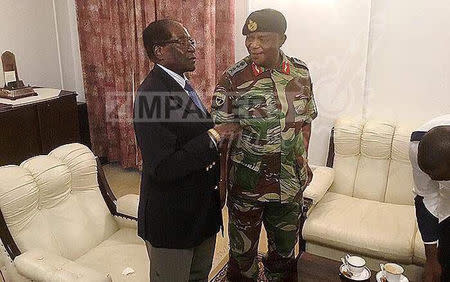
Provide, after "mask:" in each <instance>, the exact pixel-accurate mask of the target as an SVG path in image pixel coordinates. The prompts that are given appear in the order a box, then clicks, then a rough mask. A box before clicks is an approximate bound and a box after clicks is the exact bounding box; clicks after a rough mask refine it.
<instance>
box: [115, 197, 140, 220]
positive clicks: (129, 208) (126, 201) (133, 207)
mask: <svg viewBox="0 0 450 282" xmlns="http://www.w3.org/2000/svg"><path fill="white" fill-rule="evenodd" d="M138 205H139V195H136V194H127V195H125V196H122V197H120V198H119V199H117V204H116V206H117V213H118V215H126V216H129V217H133V218H135V219H137V213H138Z"/></svg>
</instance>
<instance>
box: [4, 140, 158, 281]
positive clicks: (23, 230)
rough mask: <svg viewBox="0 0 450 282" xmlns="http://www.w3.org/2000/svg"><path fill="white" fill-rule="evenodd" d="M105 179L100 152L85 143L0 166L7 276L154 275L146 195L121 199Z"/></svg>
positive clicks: (128, 278) (56, 278) (79, 278)
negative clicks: (144, 234)
mask: <svg viewBox="0 0 450 282" xmlns="http://www.w3.org/2000/svg"><path fill="white" fill-rule="evenodd" d="M99 172H100V173H99ZM98 180H105V179H104V175H103V174H102V173H101V170H99V171H98V170H97V162H96V158H95V156H94V155H93V154H92V152H91V151H90V150H89V149H88V148H87V147H85V146H84V145H80V144H68V145H64V146H61V147H59V148H56V149H55V150H53V151H52V152H50V153H49V154H48V155H44V156H37V157H34V158H31V159H28V160H26V161H24V162H23V163H22V164H21V165H20V166H15V165H11V166H3V167H0V209H1V214H2V216H1V217H0V226H1V232H0V233H1V234H0V235H1V239H2V245H1V247H2V250H3V252H1V261H0V265H1V272H2V275H3V277H4V278H5V280H6V281H14V282H16V281H31V280H32V281H89V282H91V281H148V267H149V260H148V256H147V252H146V249H145V244H144V242H143V241H142V240H141V239H140V238H139V237H138V236H137V234H136V222H135V218H136V214H137V203H138V196H137V195H127V196H124V197H123V198H120V199H118V200H116V199H115V198H114V196H113V195H112V193H111V191H110V190H109V189H108V187H107V185H106V186H105V183H103V182H102V181H100V183H99V181H98ZM99 184H100V187H99ZM100 188H102V190H101V189H100ZM1 221H3V222H1ZM126 268H129V270H131V271H130V272H131V273H130V274H128V275H125V274H123V271H124V270H125V269H126ZM133 271H134V272H133Z"/></svg>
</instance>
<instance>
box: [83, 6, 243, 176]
mask: <svg viewBox="0 0 450 282" xmlns="http://www.w3.org/2000/svg"><path fill="white" fill-rule="evenodd" d="M76 4H77V16H78V32H79V37H80V51H81V60H82V69H83V79H84V88H85V94H86V103H87V106H88V114H89V125H90V130H91V132H90V133H91V141H92V146H93V151H94V153H95V154H96V155H97V156H101V157H107V158H108V160H109V161H117V162H119V163H120V164H121V165H122V166H123V167H133V168H137V167H140V165H141V157H140V155H139V150H138V148H137V146H136V140H135V135H134V130H133V122H132V116H133V115H132V113H133V97H134V95H135V91H136V89H137V87H139V85H140V83H141V82H142V81H143V80H144V79H145V77H146V75H147V74H148V72H149V71H150V69H151V68H152V63H151V62H150V61H149V60H148V58H147V55H146V53H145V49H144V46H143V44H142V31H143V30H144V29H145V27H146V26H147V25H148V24H149V23H150V22H152V21H154V20H155V19H163V18H171V19H174V20H178V21H180V22H181V23H183V24H184V25H185V26H186V28H187V29H188V30H189V32H190V33H191V35H192V36H193V37H194V38H195V39H196V40H197V42H198V47H197V64H196V66H197V68H196V70H195V72H193V73H192V74H191V75H190V80H191V81H192V83H193V84H194V86H195V88H196V89H197V92H198V93H199V95H200V97H201V99H202V100H203V102H204V103H205V105H207V106H208V107H209V106H210V104H211V101H210V100H211V95H212V92H213V90H214V86H215V84H216V82H217V80H218V79H219V76H220V75H221V73H222V72H223V71H224V70H225V69H226V68H227V67H228V66H230V65H231V64H232V63H234V0H121V1H114V0H76Z"/></svg>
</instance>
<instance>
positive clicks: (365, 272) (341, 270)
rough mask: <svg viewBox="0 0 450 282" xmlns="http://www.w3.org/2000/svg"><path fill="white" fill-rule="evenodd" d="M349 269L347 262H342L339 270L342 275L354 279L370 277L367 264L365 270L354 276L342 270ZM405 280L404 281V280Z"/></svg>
mask: <svg viewBox="0 0 450 282" xmlns="http://www.w3.org/2000/svg"><path fill="white" fill-rule="evenodd" d="M343 271H348V269H347V266H346V265H345V264H341V266H340V267H339V272H341V274H342V276H344V277H345V278H347V279H350V280H354V281H364V280H367V279H369V278H370V275H371V273H370V269H368V268H367V267H366V266H364V270H363V271H362V272H361V273H360V274H357V275H353V276H352V277H347V276H345V275H344V274H343V273H342V272H343ZM402 282H403V281H402Z"/></svg>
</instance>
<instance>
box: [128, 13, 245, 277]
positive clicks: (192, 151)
mask: <svg viewBox="0 0 450 282" xmlns="http://www.w3.org/2000/svg"><path fill="white" fill-rule="evenodd" d="M143 40H144V46H145V48H146V51H147V54H148V56H149V58H150V60H151V61H153V62H154V63H155V67H154V68H153V69H152V70H151V72H150V73H149V74H148V76H147V78H146V79H145V80H144V82H143V83H142V84H141V86H140V87H139V90H138V95H137V97H136V101H135V112H134V126H135V131H136V137H137V142H138V145H139V147H140V149H141V152H142V158H143V171H142V181H141V191H140V201H139V212H138V233H139V236H141V237H142V238H143V239H144V240H145V241H146V244H147V250H148V254H149V258H150V280H151V281H152V282H155V281H177V282H178V281H188V280H195V281H207V278H208V274H209V271H210V269H211V265H212V259H213V255H214V247H215V238H216V233H217V232H218V231H219V229H220V226H221V225H222V216H221V206H220V199H219V191H218V188H217V186H218V181H219V174H220V173H219V171H220V169H219V153H218V149H217V148H218V146H220V144H221V143H222V142H223V141H224V140H228V139H229V138H231V137H232V136H233V134H234V133H235V132H236V131H237V130H238V128H239V126H238V125H235V124H231V125H220V126H216V127H214V124H213V123H212V121H211V119H210V115H209V113H208V111H207V110H206V108H205V107H204V105H203V104H202V102H201V100H200V99H199V97H198V95H197V93H196V92H195V90H194V89H193V87H192V86H191V84H190V83H189V81H188V80H187V79H186V77H185V76H184V74H185V73H186V72H190V71H194V70H195V60H196V57H195V41H194V40H193V39H192V38H191V36H190V34H189V32H188V31H187V29H186V28H185V27H183V25H182V24H180V23H179V22H176V21H173V20H159V21H155V22H153V23H151V24H150V25H149V26H148V27H147V28H146V29H145V30H144V33H143Z"/></svg>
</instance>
